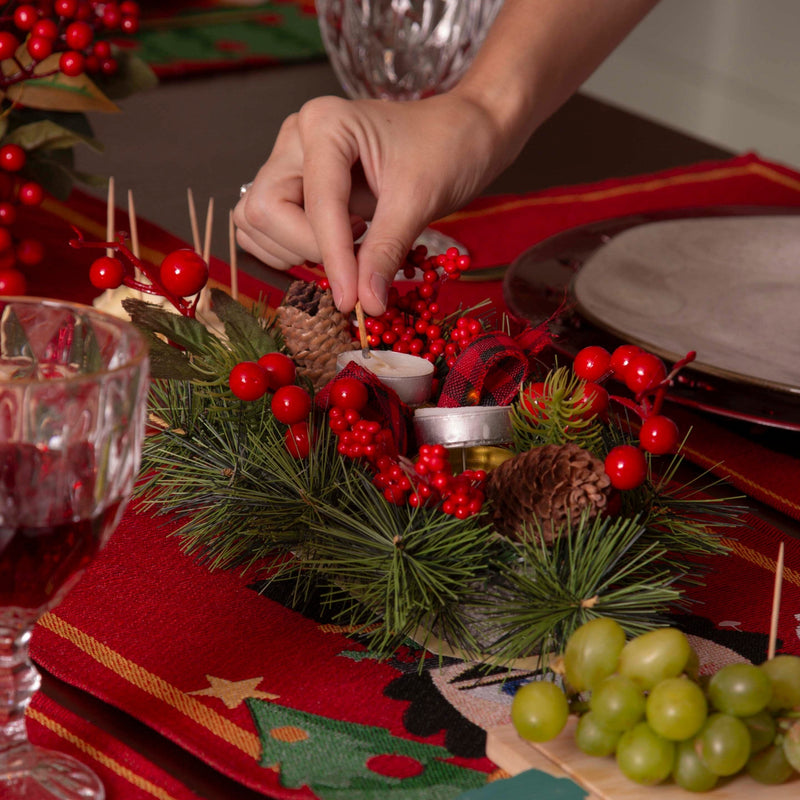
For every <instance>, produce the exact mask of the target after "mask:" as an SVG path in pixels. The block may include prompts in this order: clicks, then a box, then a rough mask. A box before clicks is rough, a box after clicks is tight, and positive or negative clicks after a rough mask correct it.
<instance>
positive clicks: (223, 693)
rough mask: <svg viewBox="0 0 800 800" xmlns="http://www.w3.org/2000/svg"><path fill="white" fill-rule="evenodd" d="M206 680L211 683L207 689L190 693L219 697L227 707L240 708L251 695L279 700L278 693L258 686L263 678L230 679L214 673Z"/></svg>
mask: <svg viewBox="0 0 800 800" xmlns="http://www.w3.org/2000/svg"><path fill="white" fill-rule="evenodd" d="M206 680H207V681H208V684H209V686H208V688H207V689H198V690H197V691H196V692H189V694H193V695H204V696H205V697H217V698H219V699H220V700H222V702H223V703H225V707H226V708H238V707H239V706H240V705H241V704H242V703H243V702H244V701H245V700H247V699H248V698H250V697H254V698H256V699H258V700H277V699H278V697H279V695H277V694H269V693H268V692H262V691H259V690H258V689H257V688H256V687H257V686H258V684H259V683H261V681H262V680H264V679H263V678H248V679H247V680H244V681H229V680H226V679H225V678H217V677H216V676H214V675H206Z"/></svg>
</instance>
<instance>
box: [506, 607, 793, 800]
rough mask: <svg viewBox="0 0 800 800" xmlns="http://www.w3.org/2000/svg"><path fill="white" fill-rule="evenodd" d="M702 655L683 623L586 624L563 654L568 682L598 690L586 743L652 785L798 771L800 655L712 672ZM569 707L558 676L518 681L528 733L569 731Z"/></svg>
mask: <svg viewBox="0 0 800 800" xmlns="http://www.w3.org/2000/svg"><path fill="white" fill-rule="evenodd" d="M698 663H699V662H698V657H697V653H696V652H695V651H694V650H693V649H692V647H691V644H690V642H689V641H688V639H687V638H686V636H685V635H684V634H683V633H682V632H681V631H679V630H678V629H676V628H658V629H656V630H652V631H649V632H648V633H644V634H642V635H640V636H637V637H635V638H632V639H630V640H628V641H626V637H625V632H624V631H623V629H622V628H621V626H620V625H619V624H618V623H617V622H615V621H614V620H612V619H609V618H604V617H597V618H595V619H593V620H591V621H589V622H587V623H585V624H584V625H582V626H581V627H580V628H578V629H577V630H576V631H575V633H573V634H572V636H571V637H570V638H569V641H568V642H567V644H566V648H565V650H564V655H563V667H564V679H565V684H566V687H567V690H568V691H569V692H570V694H573V693H575V694H577V693H579V692H584V693H587V694H588V704H587V703H585V702H584V703H583V704H582V705H581V708H582V709H586V706H587V705H588V709H586V710H582V712H579V713H580V717H579V720H578V724H577V727H576V728H575V744H576V746H577V747H578V749H580V750H581V751H582V752H584V753H586V754H588V755H591V756H598V757H603V758H607V757H614V758H615V759H616V763H617V766H618V767H619V769H620V771H621V772H622V773H623V775H625V776H626V777H627V778H628V779H629V780H631V781H634V782H635V783H638V784H643V785H646V786H653V785H655V784H659V783H662V782H665V781H668V780H672V781H673V782H674V783H675V784H677V785H678V786H680V787H681V788H683V789H686V790H688V791H692V792H707V791H711V790H712V789H713V788H714V787H715V786H717V784H718V783H720V782H721V781H724V780H725V779H726V778H730V777H732V776H734V775H737V774H739V773H741V772H746V773H747V774H748V775H750V777H751V778H753V779H755V780H756V781H758V782H760V783H763V784H768V785H770V784H773V785H776V784H782V783H785V782H787V781H791V780H793V779H796V778H797V773H798V772H800V720H798V719H797V718H796V716H797V711H796V709H797V708H798V704H800V657H798V656H792V655H779V656H776V657H775V658H772V659H770V660H769V661H766V662H764V663H763V664H761V665H760V666H756V665H754V664H749V663H733V664H729V665H727V666H725V667H722V668H721V669H720V670H718V671H717V672H715V673H714V674H713V675H711V676H703V678H702V679H701V678H700V676H699V675H698V672H699V670H698ZM587 694H584V695H583V697H584V698H585V697H586V696H587ZM569 711H570V709H569V701H568V699H567V696H566V694H565V693H564V692H563V691H562V690H561V689H560V688H559V687H558V686H557V685H556V684H555V683H553V682H550V681H534V682H532V683H528V684H526V685H524V686H522V687H521V688H520V689H518V690H517V692H516V694H515V695H514V700H513V702H512V706H511V719H512V722H513V723H514V726H515V728H516V730H517V732H518V733H519V734H520V736H522V737H523V738H525V739H528V740H530V741H535V742H544V741H548V740H550V739H553V738H554V737H555V736H557V735H558V734H559V733H560V732H561V731H562V730H563V728H564V726H565V724H566V722H567V718H568V716H569Z"/></svg>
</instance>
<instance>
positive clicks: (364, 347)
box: [356, 300, 370, 358]
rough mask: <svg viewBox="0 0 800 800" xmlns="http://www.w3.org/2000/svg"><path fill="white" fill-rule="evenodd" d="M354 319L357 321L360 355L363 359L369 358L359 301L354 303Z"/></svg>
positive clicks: (364, 325)
mask: <svg viewBox="0 0 800 800" xmlns="http://www.w3.org/2000/svg"><path fill="white" fill-rule="evenodd" d="M356 319H357V320H358V338H359V339H360V340H361V355H362V356H363V357H364V358H370V352H369V342H368V341H367V326H366V324H365V322H364V309H363V308H361V301H360V300H357V301H356Z"/></svg>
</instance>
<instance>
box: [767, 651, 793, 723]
mask: <svg viewBox="0 0 800 800" xmlns="http://www.w3.org/2000/svg"><path fill="white" fill-rule="evenodd" d="M759 669H762V670H764V672H766V673H767V675H769V678H770V680H771V681H772V700H770V701H769V705H768V706H767V709H768V710H769V711H780V710H781V709H782V708H795V707H796V706H800V656H790V655H785V654H784V655H779V656H775V658H771V659H770V660H769V661H765V662H764V663H763V664H762V665H761V666H760V667H759Z"/></svg>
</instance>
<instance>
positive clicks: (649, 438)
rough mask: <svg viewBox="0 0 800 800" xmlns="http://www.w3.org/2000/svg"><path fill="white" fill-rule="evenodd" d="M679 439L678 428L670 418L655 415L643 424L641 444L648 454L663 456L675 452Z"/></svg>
mask: <svg viewBox="0 0 800 800" xmlns="http://www.w3.org/2000/svg"><path fill="white" fill-rule="evenodd" d="M679 437H680V432H679V430H678V426H677V425H676V424H675V423H674V422H673V421H672V420H671V419H669V417H664V416H662V415H661V414H653V415H652V416H650V417H648V418H647V419H646V420H645V421H644V422H643V423H642V427H641V430H640V431H639V444H640V446H641V447H642V449H643V450H646V451H647V452H648V453H653V455H657V456H661V455H664V454H665V453H674V452H675V449H676V448H677V446H678V439H679Z"/></svg>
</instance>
